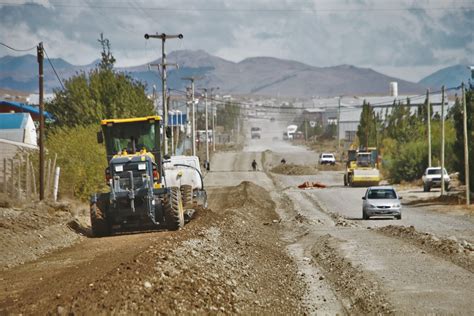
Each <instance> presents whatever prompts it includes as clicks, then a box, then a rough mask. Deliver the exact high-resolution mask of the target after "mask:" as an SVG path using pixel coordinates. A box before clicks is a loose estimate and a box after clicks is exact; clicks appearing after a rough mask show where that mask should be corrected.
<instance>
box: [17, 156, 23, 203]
mask: <svg viewBox="0 0 474 316" xmlns="http://www.w3.org/2000/svg"><path fill="white" fill-rule="evenodd" d="M22 161H23V158H22V156H20V157H18V185H17V190H18V191H17V192H16V196H17V198H18V199H19V200H21V199H22V196H21V163H22Z"/></svg>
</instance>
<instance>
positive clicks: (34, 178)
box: [30, 161, 38, 197]
mask: <svg viewBox="0 0 474 316" xmlns="http://www.w3.org/2000/svg"><path fill="white" fill-rule="evenodd" d="M30 166H31V175H32V180H33V192H34V195H35V197H36V194H37V193H38V192H37V191H36V176H35V167H33V162H32V161H30Z"/></svg>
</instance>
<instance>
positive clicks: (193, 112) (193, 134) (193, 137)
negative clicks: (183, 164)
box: [181, 77, 200, 156]
mask: <svg viewBox="0 0 474 316" xmlns="http://www.w3.org/2000/svg"><path fill="white" fill-rule="evenodd" d="M181 79H183V80H189V81H191V116H192V117H191V142H192V143H193V144H192V146H191V148H192V156H196V108H195V104H194V81H195V80H197V79H200V78H195V77H185V78H181Z"/></svg>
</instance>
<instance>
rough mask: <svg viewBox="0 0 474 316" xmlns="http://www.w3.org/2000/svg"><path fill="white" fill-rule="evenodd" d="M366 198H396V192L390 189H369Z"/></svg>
mask: <svg viewBox="0 0 474 316" xmlns="http://www.w3.org/2000/svg"><path fill="white" fill-rule="evenodd" d="M367 198H368V199H371V200H379V199H396V198H397V194H396V193H395V191H394V190H392V189H375V190H370V191H369V193H368V194H367Z"/></svg>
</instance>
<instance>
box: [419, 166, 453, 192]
mask: <svg viewBox="0 0 474 316" xmlns="http://www.w3.org/2000/svg"><path fill="white" fill-rule="evenodd" d="M443 178H444V183H445V189H446V191H449V189H450V188H449V183H450V182H451V178H450V177H449V174H448V172H447V171H446V169H444V170H443ZM422 180H423V191H424V192H430V190H431V188H435V187H436V188H440V187H441V167H428V168H426V170H425V173H424V174H423V177H422Z"/></svg>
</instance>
